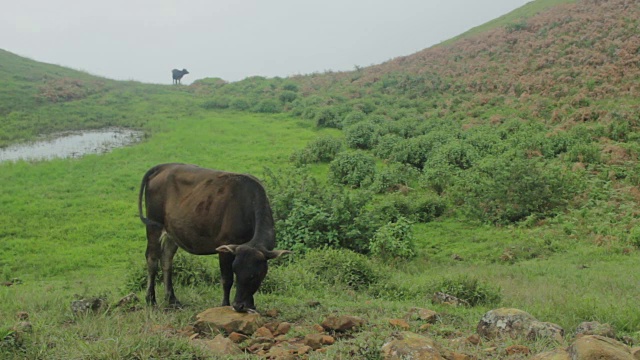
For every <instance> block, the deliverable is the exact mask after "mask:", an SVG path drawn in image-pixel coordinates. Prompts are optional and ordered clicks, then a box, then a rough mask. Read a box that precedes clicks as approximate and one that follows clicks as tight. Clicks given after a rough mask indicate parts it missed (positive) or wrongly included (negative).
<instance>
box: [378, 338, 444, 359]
mask: <svg viewBox="0 0 640 360" xmlns="http://www.w3.org/2000/svg"><path fill="white" fill-rule="evenodd" d="M381 352H382V358H383V359H389V360H390V359H394V360H395V359H398V360H400V359H424V360H444V357H442V356H441V355H440V350H439V349H438V347H437V345H436V343H435V342H434V341H433V339H431V338H429V337H426V336H422V335H418V334H414V333H411V332H407V331H403V332H401V333H400V334H399V335H398V338H396V339H394V340H391V341H389V342H387V343H385V344H384V345H383V346H382V349H381Z"/></svg>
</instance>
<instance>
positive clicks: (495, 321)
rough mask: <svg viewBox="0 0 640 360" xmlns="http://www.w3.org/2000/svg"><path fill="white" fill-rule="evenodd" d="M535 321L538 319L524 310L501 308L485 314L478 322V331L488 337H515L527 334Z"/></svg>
mask: <svg viewBox="0 0 640 360" xmlns="http://www.w3.org/2000/svg"><path fill="white" fill-rule="evenodd" d="M534 321H537V320H536V319H535V318H534V317H533V316H531V315H530V314H529V313H527V312H524V311H522V310H518V309H509V308H499V309H495V310H491V311H489V312H487V313H486V314H484V316H483V317H482V319H481V320H480V322H479V323H478V327H477V331H478V334H479V335H480V336H482V337H484V338H487V339H494V338H499V337H504V336H509V337H511V338H515V337H518V336H524V335H526V334H527V333H528V330H529V327H530V326H531V323H533V322H534Z"/></svg>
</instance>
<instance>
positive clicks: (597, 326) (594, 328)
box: [576, 321, 616, 339]
mask: <svg viewBox="0 0 640 360" xmlns="http://www.w3.org/2000/svg"><path fill="white" fill-rule="evenodd" d="M578 335H600V336H604V337H608V338H612V339H615V338H616V331H615V330H614V329H613V327H612V326H611V325H609V324H601V323H599V322H597V321H585V322H582V323H580V325H578V327H577V328H576V336H578Z"/></svg>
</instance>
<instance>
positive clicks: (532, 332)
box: [527, 321, 564, 343]
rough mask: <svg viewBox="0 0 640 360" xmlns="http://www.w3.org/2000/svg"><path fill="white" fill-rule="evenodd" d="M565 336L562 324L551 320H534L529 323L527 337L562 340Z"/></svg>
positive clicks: (530, 338)
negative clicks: (550, 321)
mask: <svg viewBox="0 0 640 360" xmlns="http://www.w3.org/2000/svg"><path fill="white" fill-rule="evenodd" d="M563 338H564V329H563V328H562V327H560V325H556V324H553V323H549V322H542V321H533V322H531V324H530V325H529V329H528V331H527V339H529V340H537V339H550V340H554V341H556V342H559V343H560V342H562V340H563Z"/></svg>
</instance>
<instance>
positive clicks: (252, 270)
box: [216, 245, 291, 312]
mask: <svg viewBox="0 0 640 360" xmlns="http://www.w3.org/2000/svg"><path fill="white" fill-rule="evenodd" d="M216 251H217V252H219V253H231V254H233V255H235V259H234V260H233V273H234V274H235V277H236V297H235V299H234V300H233V303H232V304H231V305H232V306H233V309H234V310H235V311H238V312H246V311H248V310H255V308H256V306H255V304H254V302H253V294H255V293H256V291H258V288H259V287H260V284H262V280H264V277H265V276H266V275H267V260H271V259H275V258H277V257H280V256H282V255H284V254H288V253H290V252H291V251H288V250H264V249H259V248H256V247H253V246H249V245H223V246H220V247H218V248H217V249H216Z"/></svg>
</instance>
